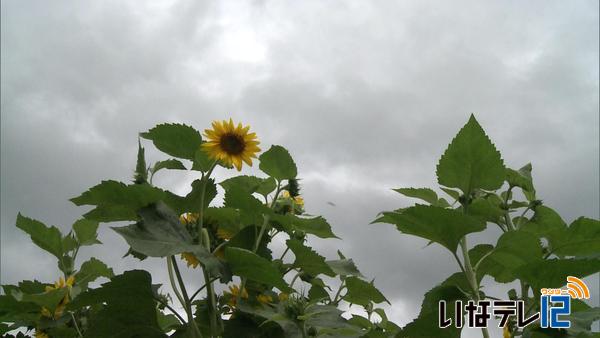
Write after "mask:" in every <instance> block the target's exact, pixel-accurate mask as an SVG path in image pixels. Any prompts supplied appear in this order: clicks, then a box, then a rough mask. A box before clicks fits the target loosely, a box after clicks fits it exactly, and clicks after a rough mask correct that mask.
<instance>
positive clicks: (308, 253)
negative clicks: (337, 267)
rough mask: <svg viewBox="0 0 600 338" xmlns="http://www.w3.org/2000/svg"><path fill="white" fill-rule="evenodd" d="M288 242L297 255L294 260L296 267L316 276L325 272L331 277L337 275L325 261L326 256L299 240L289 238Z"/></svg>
mask: <svg viewBox="0 0 600 338" xmlns="http://www.w3.org/2000/svg"><path fill="white" fill-rule="evenodd" d="M286 243H287V246H288V247H289V248H290V249H291V250H292V252H293V253H294V256H296V260H295V261H294V266H295V267H298V268H300V269H302V271H304V272H306V273H308V274H309V275H311V276H312V277H316V276H317V275H319V274H325V275H327V276H330V277H333V276H335V272H333V270H332V269H331V267H329V265H327V263H325V257H323V256H321V255H319V254H318V253H316V252H315V251H314V250H312V249H311V248H309V247H307V246H305V245H304V244H302V242H300V241H298V240H295V239H289V240H287V242H286Z"/></svg>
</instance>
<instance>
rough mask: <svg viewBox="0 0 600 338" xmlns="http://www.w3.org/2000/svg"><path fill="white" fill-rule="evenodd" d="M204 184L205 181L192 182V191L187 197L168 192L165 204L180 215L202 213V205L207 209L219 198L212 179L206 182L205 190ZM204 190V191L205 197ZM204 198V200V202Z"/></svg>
mask: <svg viewBox="0 0 600 338" xmlns="http://www.w3.org/2000/svg"><path fill="white" fill-rule="evenodd" d="M203 184H204V180H194V181H193V182H192V190H191V191H190V192H189V193H188V194H187V195H185V196H179V195H176V194H173V193H171V192H166V194H165V199H164V202H165V203H166V204H167V205H168V206H169V207H170V208H171V209H173V211H175V212H176V213H178V214H183V213H185V212H200V209H201V208H202V205H204V209H206V208H207V207H208V206H209V204H210V203H211V202H212V200H213V199H214V198H215V197H216V196H217V187H216V185H215V181H214V180H213V179H212V178H210V179H208V180H207V181H206V187H205V188H203ZM202 189H204V196H203V193H202ZM203 198H204V200H202V199H203Z"/></svg>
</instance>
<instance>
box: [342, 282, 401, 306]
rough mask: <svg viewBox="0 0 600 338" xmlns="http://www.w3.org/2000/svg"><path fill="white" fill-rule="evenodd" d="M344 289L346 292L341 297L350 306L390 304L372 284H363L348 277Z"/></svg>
mask: <svg viewBox="0 0 600 338" xmlns="http://www.w3.org/2000/svg"><path fill="white" fill-rule="evenodd" d="M346 288H347V289H348V292H347V293H346V295H345V296H344V297H343V299H344V300H345V301H347V302H348V303H352V304H358V305H362V306H367V305H369V304H370V303H371V302H373V303H376V304H377V303H382V302H387V303H388V304H389V303H390V302H389V301H388V300H387V299H386V298H385V296H383V294H382V293H381V292H380V291H379V290H377V289H376V288H375V286H373V283H372V282H371V283H369V282H365V281H364V280H362V279H360V278H357V277H354V276H349V277H346Z"/></svg>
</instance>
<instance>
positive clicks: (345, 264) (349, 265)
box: [325, 259, 362, 277]
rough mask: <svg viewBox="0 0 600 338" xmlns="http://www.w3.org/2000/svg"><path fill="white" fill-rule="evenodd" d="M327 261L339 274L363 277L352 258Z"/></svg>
mask: <svg viewBox="0 0 600 338" xmlns="http://www.w3.org/2000/svg"><path fill="white" fill-rule="evenodd" d="M325 263H327V265H329V267H330V268H331V270H333V272H335V273H336V274H337V275H340V276H356V277H362V274H361V273H360V271H358V268H357V267H356V265H355V264H354V261H353V260H352V259H336V260H331V261H326V262H325Z"/></svg>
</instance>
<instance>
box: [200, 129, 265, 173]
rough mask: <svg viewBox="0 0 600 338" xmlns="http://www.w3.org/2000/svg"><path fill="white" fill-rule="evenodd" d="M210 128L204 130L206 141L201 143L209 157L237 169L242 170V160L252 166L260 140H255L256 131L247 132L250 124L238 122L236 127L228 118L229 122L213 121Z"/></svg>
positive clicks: (258, 149)
mask: <svg viewBox="0 0 600 338" xmlns="http://www.w3.org/2000/svg"><path fill="white" fill-rule="evenodd" d="M212 128H213V129H206V130H204V135H205V136H206V138H207V139H208V141H207V142H206V143H203V144H202V150H204V151H205V152H206V153H207V154H208V156H209V157H210V158H212V159H215V160H220V161H223V162H224V163H225V164H227V165H232V166H235V167H236V169H237V170H238V171H240V170H242V161H243V162H246V164H247V165H249V166H252V158H253V157H254V158H256V153H258V152H259V151H260V148H259V147H258V145H259V143H260V142H258V141H257V140H256V133H248V130H249V129H250V126H245V127H242V124H241V123H239V124H238V125H237V127H236V126H235V125H234V123H233V120H231V119H229V122H227V121H225V120H223V121H214V122H213V123H212Z"/></svg>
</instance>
